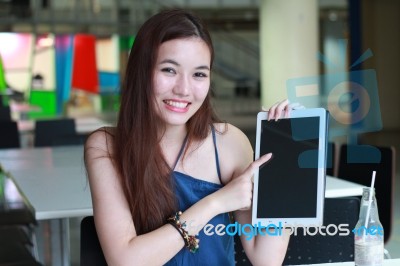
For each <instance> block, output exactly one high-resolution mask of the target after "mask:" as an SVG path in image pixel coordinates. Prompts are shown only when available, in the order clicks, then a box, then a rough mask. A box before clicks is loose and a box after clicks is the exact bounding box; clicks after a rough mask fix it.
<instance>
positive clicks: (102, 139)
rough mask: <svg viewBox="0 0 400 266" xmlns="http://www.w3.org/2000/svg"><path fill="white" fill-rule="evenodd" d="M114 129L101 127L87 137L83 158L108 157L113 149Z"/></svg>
mask: <svg viewBox="0 0 400 266" xmlns="http://www.w3.org/2000/svg"><path fill="white" fill-rule="evenodd" d="M114 132H115V128H112V127H102V128H99V129H97V130H96V131H94V132H93V133H91V134H90V135H89V137H88V138H87V140H86V142H85V158H87V159H90V158H93V157H97V156H101V155H106V154H107V155H110V154H111V153H112V150H113V149H112V147H113V136H114Z"/></svg>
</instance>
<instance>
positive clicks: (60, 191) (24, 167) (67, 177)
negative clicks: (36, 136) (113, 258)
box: [0, 146, 363, 265]
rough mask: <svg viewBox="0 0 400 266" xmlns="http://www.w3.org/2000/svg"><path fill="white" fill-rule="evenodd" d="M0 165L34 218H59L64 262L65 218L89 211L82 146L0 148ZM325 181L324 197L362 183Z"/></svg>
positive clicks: (355, 191)
mask: <svg viewBox="0 0 400 266" xmlns="http://www.w3.org/2000/svg"><path fill="white" fill-rule="evenodd" d="M0 164H1V165H2V166H3V169H5V170H6V171H8V172H10V173H11V176H12V178H13V180H14V181H15V183H16V185H17V186H18V187H19V189H20V191H21V192H22V193H23V194H24V195H25V197H26V198H27V199H28V201H29V202H30V204H31V205H32V206H33V208H34V210H35V217H36V219H37V220H50V219H60V222H61V224H62V231H63V234H62V239H61V241H62V242H63V244H61V247H62V249H63V251H62V252H63V254H64V255H65V254H67V256H64V257H63V261H64V264H65V265H68V263H69V255H68V254H69V232H68V228H69V224H68V218H72V217H81V216H88V215H92V214H93V210H92V202H91V196H90V189H89V183H88V180H87V177H86V172H85V168H84V163H83V146H63V147H51V148H31V149H9V150H0ZM326 181H327V182H326V192H325V195H326V197H345V196H358V195H361V194H362V188H363V186H362V185H358V184H355V183H351V182H348V181H344V180H341V179H338V178H334V177H329V176H328V177H327V180H326ZM63 254H61V255H60V256H62V255H63Z"/></svg>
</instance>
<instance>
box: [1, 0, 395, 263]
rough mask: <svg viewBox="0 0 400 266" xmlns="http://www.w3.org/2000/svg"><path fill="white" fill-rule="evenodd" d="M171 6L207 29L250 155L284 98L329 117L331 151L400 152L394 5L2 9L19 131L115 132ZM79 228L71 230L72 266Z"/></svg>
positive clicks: (220, 80)
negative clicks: (122, 103)
mask: <svg viewBox="0 0 400 266" xmlns="http://www.w3.org/2000/svg"><path fill="white" fill-rule="evenodd" d="M171 7H181V8H185V9H189V10H192V11H193V12H195V13H196V14H198V15H199V16H200V17H202V18H203V19H204V20H205V22H206V23H207V25H208V27H209V30H210V32H211V35H212V37H213V41H214V47H215V53H216V58H215V62H214V66H213V74H212V89H213V94H214V99H213V101H214V106H215V108H216V110H217V112H218V114H219V116H220V117H221V118H222V119H223V120H226V121H227V122H229V123H232V124H234V125H236V126H238V127H239V128H241V129H242V130H243V131H244V132H245V133H246V134H247V136H248V137H249V139H250V141H251V143H252V144H253V145H254V137H255V125H256V114H257V112H258V111H259V110H260V109H261V106H270V105H272V104H274V103H275V102H277V101H279V100H281V99H284V98H289V99H290V101H292V102H299V103H301V104H302V105H304V106H306V107H317V106H321V107H324V108H326V109H327V110H329V111H330V113H331V118H332V119H331V121H330V123H331V127H330V132H329V134H330V141H332V142H338V143H353V144H357V143H358V144H369V145H378V146H394V147H395V148H396V150H399V148H400V104H398V102H399V101H400V89H399V88H398V86H399V84H400V73H399V71H400V31H399V30H398V26H399V25H400V1H397V0H165V1H158V0H146V1H143V0H0V95H1V103H2V105H3V106H9V107H10V110H11V114H10V115H11V117H12V119H13V120H15V121H32V120H41V119H49V118H59V117H71V118H82V117H84V118H86V117H88V118H98V119H101V120H102V121H106V122H107V123H108V124H111V125H112V124H115V121H116V115H117V112H118V108H119V95H120V84H121V80H123V78H124V70H125V66H126V63H127V59H128V55H129V50H130V48H131V47H132V45H133V44H134V40H135V34H136V32H137V30H138V28H139V27H140V25H141V24H142V23H143V22H144V21H145V20H146V19H147V18H149V17H150V16H151V15H152V14H154V13H156V12H158V11H160V10H162V9H165V8H171ZM32 138H33V137H32V136H31V135H29V134H22V135H21V144H22V146H23V147H30V146H32V141H33V140H32ZM398 165H399V159H397V161H396V166H398ZM397 169H398V167H397ZM398 172H399V171H398V170H397V175H396V178H395V179H396V181H397V182H395V185H396V188H395V191H396V193H395V200H394V201H395V205H394V210H395V216H394V217H395V218H394V222H393V223H394V231H393V234H392V236H391V240H390V242H389V243H388V244H387V248H388V249H389V251H390V252H391V253H392V256H393V257H400V210H399V204H400V197H399V194H400V189H399V183H400V177H399V173H398ZM378 201H379V198H378ZM79 221H80V220H79V219H77V220H76V221H75V222H74V221H73V219H72V221H71V233H72V235H73V233H74V232H76V234H75V237H74V236H72V237H71V253H72V255H73V256H74V258H75V260H76V261H75V263H78V261H79V260H78V257H79V256H78V255H79V254H78V253H79V241H78V239H79V232H78V230H75V229H74V228H77V227H78V225H79Z"/></svg>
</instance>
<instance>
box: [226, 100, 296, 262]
mask: <svg viewBox="0 0 400 266" xmlns="http://www.w3.org/2000/svg"><path fill="white" fill-rule="evenodd" d="M290 109H291V108H290V105H289V103H288V101H287V100H284V101H282V102H280V103H277V104H275V105H273V106H272V107H271V108H270V109H269V110H268V111H269V113H268V119H269V120H270V119H279V118H281V117H287V116H288V115H289V112H290ZM266 111H267V110H266ZM234 133H235V132H234ZM232 139H233V140H234V141H233V143H236V145H235V147H236V148H238V149H239V150H238V151H237V153H238V154H242V156H236V157H235V158H239V161H237V162H236V169H235V171H234V172H235V174H234V178H233V179H232V181H231V182H234V181H235V180H236V178H246V179H248V180H251V179H252V177H253V173H254V166H255V167H258V166H259V165H258V164H256V165H254V162H253V149H252V147H251V144H250V143H249V141H248V139H247V137H246V136H245V135H244V134H243V133H242V132H237V131H236V133H235V134H234V136H233V137H232ZM255 162H257V161H255ZM248 165H250V166H249V167H248ZM249 169H251V170H250V171H249ZM237 173H240V174H237ZM251 185H253V184H251ZM234 217H235V220H236V221H237V222H238V223H240V224H242V225H243V224H251V208H248V209H247V210H237V211H235V212H234ZM246 238H248V237H247V236H246V235H241V237H240V239H241V241H242V246H243V248H244V250H245V252H246V255H247V256H248V258H249V259H250V261H251V262H252V264H253V265H282V262H283V260H284V258H285V254H286V250H287V246H288V243H289V233H288V232H287V231H286V230H284V231H283V234H282V235H281V236H274V235H272V234H270V235H269V234H266V235H257V236H254V237H252V238H251V239H246Z"/></svg>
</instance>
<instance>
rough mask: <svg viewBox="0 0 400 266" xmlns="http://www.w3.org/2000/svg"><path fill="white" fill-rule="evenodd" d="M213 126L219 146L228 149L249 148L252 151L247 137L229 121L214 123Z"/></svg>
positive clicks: (244, 149) (242, 149) (243, 149)
mask: <svg viewBox="0 0 400 266" xmlns="http://www.w3.org/2000/svg"><path fill="white" fill-rule="evenodd" d="M214 126H215V129H216V132H217V135H218V137H217V138H218V140H219V141H220V142H219V143H220V144H221V145H219V147H220V148H222V149H226V150H228V151H233V150H239V151H246V150H249V149H250V150H251V152H252V147H251V144H250V141H249V139H248V138H247V136H246V135H245V134H244V133H243V131H241V130H240V129H239V128H237V127H235V126H234V125H231V124H229V123H216V124H214ZM221 146H224V147H221Z"/></svg>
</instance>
